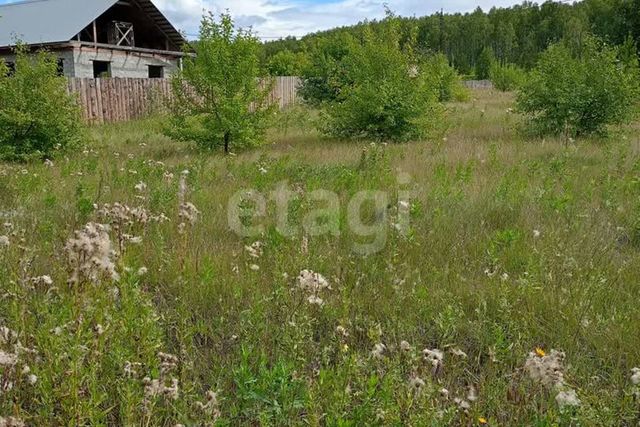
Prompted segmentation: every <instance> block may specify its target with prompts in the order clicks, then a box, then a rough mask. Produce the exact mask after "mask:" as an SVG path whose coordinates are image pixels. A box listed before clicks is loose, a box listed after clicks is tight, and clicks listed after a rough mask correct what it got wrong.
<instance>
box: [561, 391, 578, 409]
mask: <svg viewBox="0 0 640 427" xmlns="http://www.w3.org/2000/svg"><path fill="white" fill-rule="evenodd" d="M556 403H557V404H558V406H559V407H560V409H563V408H566V407H578V406H580V405H581V404H582V402H580V399H578V395H577V394H576V391H575V390H573V389H567V390H563V391H560V392H559V393H558V394H557V395H556Z"/></svg>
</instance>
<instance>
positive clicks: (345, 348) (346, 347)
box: [342, 344, 349, 353]
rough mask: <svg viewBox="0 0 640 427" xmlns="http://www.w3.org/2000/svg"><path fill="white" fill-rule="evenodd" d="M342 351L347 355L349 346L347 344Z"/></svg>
mask: <svg viewBox="0 0 640 427" xmlns="http://www.w3.org/2000/svg"><path fill="white" fill-rule="evenodd" d="M342 351H343V352H345V353H346V352H348V351H349V346H348V345H346V344H345V345H343V346H342Z"/></svg>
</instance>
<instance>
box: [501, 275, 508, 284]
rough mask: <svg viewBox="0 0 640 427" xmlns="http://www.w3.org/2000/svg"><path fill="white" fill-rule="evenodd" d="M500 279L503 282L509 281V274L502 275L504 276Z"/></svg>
mask: <svg viewBox="0 0 640 427" xmlns="http://www.w3.org/2000/svg"><path fill="white" fill-rule="evenodd" d="M500 279H502V281H503V282H506V281H507V280H509V274H508V273H502V276H500Z"/></svg>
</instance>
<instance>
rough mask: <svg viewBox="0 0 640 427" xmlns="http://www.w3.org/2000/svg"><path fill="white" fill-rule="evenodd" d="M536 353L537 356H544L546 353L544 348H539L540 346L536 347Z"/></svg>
mask: <svg viewBox="0 0 640 427" xmlns="http://www.w3.org/2000/svg"><path fill="white" fill-rule="evenodd" d="M536 355H537V356H538V357H544V356H546V355H547V353H545V352H544V350H543V349H541V348H540V347H536Z"/></svg>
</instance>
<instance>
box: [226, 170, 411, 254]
mask: <svg viewBox="0 0 640 427" xmlns="http://www.w3.org/2000/svg"><path fill="white" fill-rule="evenodd" d="M410 184H411V178H410V176H409V175H408V174H405V173H400V174H399V175H398V176H397V186H398V188H397V191H396V192H395V196H393V195H391V194H390V193H389V192H388V191H380V190H363V191H359V192H357V193H355V194H354V195H353V196H352V197H350V198H349V200H348V201H347V203H346V206H344V208H346V215H345V217H344V218H345V219H343V217H342V215H341V213H342V208H343V206H342V204H341V201H340V197H339V196H338V194H337V193H336V192H334V191H331V190H326V189H318V190H314V191H311V192H309V193H304V194H303V193H301V192H299V191H294V190H292V189H291V188H290V186H289V185H288V183H287V182H286V181H284V182H280V183H279V184H278V185H277V186H276V187H275V189H274V190H273V191H271V192H269V193H267V194H264V193H262V192H260V191H257V190H255V189H243V190H239V191H237V192H236V193H234V195H233V196H232V197H231V198H230V199H229V202H228V204H227V221H228V225H229V228H230V229H231V230H233V231H234V232H235V233H236V234H238V235H239V236H242V237H252V238H258V237H259V236H261V235H263V234H264V232H265V226H264V222H265V220H266V219H267V212H268V209H267V208H268V205H269V203H272V204H273V206H275V218H274V219H275V226H276V230H277V231H278V233H280V234H281V235H282V236H284V237H287V238H294V237H296V236H298V235H300V231H301V229H302V231H303V233H304V235H306V236H310V237H315V236H323V235H331V236H334V237H339V236H340V235H341V230H342V229H343V227H341V225H342V224H341V221H343V220H345V221H346V225H347V230H348V231H349V232H350V233H352V234H353V236H354V237H357V238H358V240H363V241H365V243H359V242H354V243H353V251H354V252H356V253H358V254H360V255H370V254H374V253H377V252H379V251H381V250H382V249H383V248H384V246H385V245H386V243H387V233H388V232H389V229H390V228H392V227H393V228H394V229H395V230H397V232H399V233H400V234H402V235H406V234H407V233H408V232H409V226H410V216H411V215H410V208H411V199H412V192H411V190H410V188H409V187H410ZM302 199H303V200H304V201H305V202H307V203H309V204H310V205H313V206H319V207H316V208H313V209H309V210H308V211H307V212H306V213H305V214H304V216H303V217H302V220H301V221H296V222H297V223H298V224H301V225H299V226H296V225H293V224H292V221H291V218H290V215H291V206H292V204H294V203H299V202H300V201H301V200H302ZM365 214H367V215H366V217H367V220H364V219H363V217H365ZM372 214H373V215H372ZM372 217H373V218H372Z"/></svg>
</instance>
